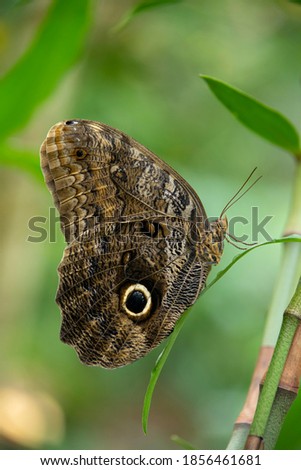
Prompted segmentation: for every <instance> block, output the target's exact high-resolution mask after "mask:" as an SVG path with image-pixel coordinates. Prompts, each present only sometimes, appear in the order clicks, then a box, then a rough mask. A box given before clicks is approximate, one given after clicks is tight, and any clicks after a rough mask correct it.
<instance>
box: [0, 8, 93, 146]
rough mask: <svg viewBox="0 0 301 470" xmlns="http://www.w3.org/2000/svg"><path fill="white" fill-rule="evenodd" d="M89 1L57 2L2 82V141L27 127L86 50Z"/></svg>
mask: <svg viewBox="0 0 301 470" xmlns="http://www.w3.org/2000/svg"><path fill="white" fill-rule="evenodd" d="M90 6H91V2H90V0H84V1H83V0H73V1H70V2H66V1H61V0H55V1H53V2H52V4H51V7H50V10H49V12H48V14H47V16H46V18H45V19H44V22H43V23H42V25H41V28H40V30H39V31H38V32H37V34H36V36H35V38H34V40H33V42H32V44H31V45H30V46H29V48H28V49H27V50H26V52H25V53H24V55H23V56H22V57H21V58H20V59H19V60H18V62H17V63H16V64H15V65H14V66H13V67H12V68H11V69H10V70H9V71H8V72H7V74H6V75H5V76H4V77H2V78H1V79H0V103H1V113H0V138H4V137H6V136H7V135H9V134H11V133H13V132H14V131H16V130H18V129H20V128H21V127H22V126H24V125H25V124H26V123H27V121H28V120H29V118H30V117H31V115H32V113H33V111H34V110H35V109H36V107H37V106H38V105H39V104H40V103H41V102H42V101H43V100H44V99H45V98H46V97H47V96H48V95H49V94H50V93H51V92H52V91H53V90H54V89H55V87H56V86H57V85H58V83H59V81H60V80H61V78H62V76H63V75H64V74H65V72H66V71H67V70H68V69H69V68H70V67H71V65H72V64H73V63H74V61H75V59H76V58H77V57H78V54H79V52H80V50H81V49H82V47H83V42H84V38H85V36H86V33H87V29H88V25H89V23H90V16H91V15H90V10H91V9H90Z"/></svg>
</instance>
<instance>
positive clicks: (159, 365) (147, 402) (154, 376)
mask: <svg viewBox="0 0 301 470" xmlns="http://www.w3.org/2000/svg"><path fill="white" fill-rule="evenodd" d="M293 242H294V243H295V242H298V243H301V237H300V236H297V235H296V236H291V237H284V238H276V239H274V240H271V241H268V242H264V243H260V244H259V245H255V246H253V247H252V248H249V249H248V250H246V251H243V252H242V253H240V254H239V255H237V256H235V258H233V260H232V261H231V263H229V264H228V266H227V267H226V268H225V269H223V270H222V271H220V272H219V273H218V274H217V275H216V276H215V278H214V279H213V280H212V281H211V282H210V284H208V286H207V287H206V288H205V289H203V290H202V292H201V295H204V293H205V292H207V291H208V290H209V289H210V288H211V287H212V286H213V285H214V284H215V283H216V282H217V281H219V280H220V279H221V278H222V277H223V276H224V275H225V274H226V273H227V272H228V271H229V269H230V268H232V266H234V264H236V263H237V262H238V261H239V260H240V259H241V258H243V257H244V256H246V255H247V254H248V253H250V252H251V251H253V250H255V249H256V248H259V247H261V246H266V245H274V244H276V243H293ZM189 311H190V309H188V310H186V312H184V313H183V315H182V316H181V317H180V318H179V320H178V321H177V323H176V326H175V328H174V331H173V332H172V334H171V335H170V337H169V338H168V340H167V343H166V345H165V348H164V349H163V351H162V352H161V354H160V355H159V357H158V359H157V361H156V364H155V367H154V368H153V370H152V372H151V376H150V381H149V384H148V387H147V389H146V393H145V397H144V404H143V409H142V428H143V431H144V433H145V434H146V433H147V425H148V417H149V412H150V407H151V401H152V396H153V393H154V390H155V386H156V383H157V381H158V378H159V375H160V373H161V371H162V369H163V366H164V364H165V362H166V360H167V358H168V356H169V353H170V351H171V349H172V347H173V345H174V343H175V341H176V339H177V337H178V335H179V333H180V331H181V329H182V327H183V325H184V322H185V320H186V318H187V316H188V312H189Z"/></svg>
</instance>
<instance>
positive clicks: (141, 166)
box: [40, 120, 238, 368]
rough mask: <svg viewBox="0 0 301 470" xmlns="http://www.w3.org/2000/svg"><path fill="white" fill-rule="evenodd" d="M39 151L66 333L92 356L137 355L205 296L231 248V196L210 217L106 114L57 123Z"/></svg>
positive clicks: (109, 363) (119, 360)
mask: <svg viewBox="0 0 301 470" xmlns="http://www.w3.org/2000/svg"><path fill="white" fill-rule="evenodd" d="M40 153H41V168H42V171H43V174H44V178H45V182H46V184H47V186H48V188H49V190H50V192H51V193H52V196H53V200H54V204H55V206H56V208H57V209H58V212H59V214H60V221H61V228H62V231H63V233H64V236H65V239H66V242H67V246H66V248H65V251H64V255H63V258H62V261H61V263H60V265H59V267H58V273H59V278H60V280H59V287H58V291H57V295H56V302H57V304H58V305H59V307H60V310H61V313H62V325H61V332H60V337H61V340H62V341H63V342H65V343H67V344H69V345H71V346H73V347H74V349H75V350H76V352H77V354H78V356H79V358H80V360H81V361H82V362H84V363H85V364H90V365H100V366H102V367H106V368H115V367H120V366H124V365H126V364H129V363H131V362H133V361H135V360H137V359H139V358H141V357H143V356H144V355H145V354H147V353H148V352H149V351H151V350H152V349H153V348H155V347H156V346H157V345H158V344H159V343H160V342H161V341H162V340H163V339H165V338H166V337H167V336H168V335H169V334H170V333H171V332H172V331H173V328H174V326H175V323H176V322H177V320H178V319H179V317H180V316H181V314H182V313H183V312H184V311H185V310H186V309H187V308H188V307H189V306H191V305H192V304H193V303H194V302H195V301H196V299H197V298H198V296H199V294H200V292H201V291H202V289H203V288H204V286H205V282H206V279H207V276H208V274H209V272H210V270H211V267H212V266H213V265H216V264H218V263H219V261H220V259H221V256H222V253H223V246H224V239H225V236H226V233H227V227H228V222H227V217H226V216H225V210H226V209H227V208H228V207H229V203H228V205H227V206H226V207H225V209H224V210H223V212H222V214H221V216H220V217H219V218H217V219H215V220H209V219H208V218H207V215H206V212H205V209H204V207H203V205H202V203H201V201H200V199H199V197H198V196H197V194H196V193H195V191H194V190H193V189H192V187H191V186H190V185H189V184H188V183H187V182H186V181H185V180H184V179H183V178H182V177H181V176H180V175H179V174H178V173H177V172H176V171H175V170H174V169H173V168H171V167H170V166H168V165H167V164H166V163H165V162H164V161H162V160H161V159H160V158H159V157H157V156H156V155H155V154H154V153H152V152H150V151H149V150H148V149H147V148H145V147H144V146H142V145H141V144H139V143H138V142H136V141H135V140H134V139H132V138H131V137H129V136H127V135H126V134H124V133H123V132H121V131H119V130H116V129H114V128H112V127H109V126H107V125H105V124H101V123H99V122H95V121H88V120H69V121H63V122H60V123H58V124H55V125H54V126H53V127H52V128H51V129H50V130H49V132H48V135H47V137H46V139H45V141H44V142H43V144H42V146H41V152H40ZM236 194H238V193H236ZM232 199H233V198H232ZM232 199H231V201H232ZM231 201H230V202H231Z"/></svg>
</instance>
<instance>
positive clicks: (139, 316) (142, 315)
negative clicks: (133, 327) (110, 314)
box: [121, 283, 152, 320]
mask: <svg viewBox="0 0 301 470" xmlns="http://www.w3.org/2000/svg"><path fill="white" fill-rule="evenodd" d="M134 291H139V292H141V293H142V294H143V295H144V296H145V298H146V305H145V307H144V309H143V310H142V312H140V313H133V312H131V310H129V309H128V308H127V306H126V302H127V299H128V297H129V295H130V294H131V293H132V292H134ZM121 307H122V308H123V310H124V311H125V313H126V314H127V316H128V317H129V318H131V319H133V320H143V319H144V318H147V317H148V316H149V314H150V313H151V308H152V296H151V293H150V291H149V290H148V288H147V287H145V286H144V285H143V284H139V283H137V284H131V285H128V286H126V287H125V288H124V290H123V291H122V297H121Z"/></svg>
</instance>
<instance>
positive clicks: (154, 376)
mask: <svg viewBox="0 0 301 470" xmlns="http://www.w3.org/2000/svg"><path fill="white" fill-rule="evenodd" d="M188 312H189V309H188V310H186V312H184V313H183V315H182V316H181V317H180V319H179V320H178V321H177V323H176V326H175V328H174V330H173V332H172V334H171V335H170V337H169V339H168V342H167V344H166V346H165V348H164V349H163V351H162V352H161V354H160V355H159V357H158V359H157V361H156V364H155V367H154V368H153V370H152V372H151V376H150V381H149V384H148V387H147V389H146V393H145V397H144V403H143V410H142V429H143V431H144V433H145V434H147V424H148V416H149V410H150V406H151V401H152V396H153V392H154V389H155V386H156V383H157V380H158V378H159V375H160V373H161V370H162V369H163V366H164V364H165V361H166V359H167V358H168V356H169V353H170V351H171V348H172V347H173V344H174V342H175V340H176V339H177V336H178V334H179V333H180V331H181V328H182V326H183V324H184V320H185V318H186V316H187V314H188Z"/></svg>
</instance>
